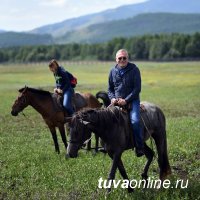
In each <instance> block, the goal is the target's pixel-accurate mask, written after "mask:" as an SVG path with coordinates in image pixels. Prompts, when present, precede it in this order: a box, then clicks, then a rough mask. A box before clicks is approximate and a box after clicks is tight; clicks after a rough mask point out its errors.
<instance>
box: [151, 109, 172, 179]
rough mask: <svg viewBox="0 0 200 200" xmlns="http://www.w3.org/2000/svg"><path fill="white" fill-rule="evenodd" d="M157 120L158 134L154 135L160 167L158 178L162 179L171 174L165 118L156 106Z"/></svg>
mask: <svg viewBox="0 0 200 200" xmlns="http://www.w3.org/2000/svg"><path fill="white" fill-rule="evenodd" d="M157 114H158V120H159V123H160V128H159V130H158V132H159V133H158V135H157V136H156V137H154V140H155V143H156V147H157V151H158V164H159V168H160V179H161V180H164V179H165V178H166V177H167V175H170V174H171V167H170V164H169V158H168V153H167V134H166V120H165V116H164V113H163V112H162V110H161V109H160V108H157ZM152 136H153V135H152Z"/></svg>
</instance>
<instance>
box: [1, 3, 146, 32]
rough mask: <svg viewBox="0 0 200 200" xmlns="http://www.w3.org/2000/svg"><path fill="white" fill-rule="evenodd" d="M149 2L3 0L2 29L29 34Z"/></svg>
mask: <svg viewBox="0 0 200 200" xmlns="http://www.w3.org/2000/svg"><path fill="white" fill-rule="evenodd" d="M144 1H146V0H0V4H1V6H0V30H6V31H18V32H20V31H29V30H32V29H34V28H38V27H40V26H44V25H48V24H53V23H57V22H61V21H63V20H66V19H70V18H74V17H79V16H82V15H86V14H91V13H96V12H100V11H103V10H107V9H110V8H116V7H119V6H121V5H125V4H134V3H140V2H144Z"/></svg>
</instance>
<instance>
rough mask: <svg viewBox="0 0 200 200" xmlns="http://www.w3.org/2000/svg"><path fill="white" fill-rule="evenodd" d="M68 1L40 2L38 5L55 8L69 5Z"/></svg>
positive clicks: (45, 0) (47, 0)
mask: <svg viewBox="0 0 200 200" xmlns="http://www.w3.org/2000/svg"><path fill="white" fill-rule="evenodd" d="M69 2H70V1H69V0H42V1H39V5H41V6H49V7H52V6H56V7H61V6H65V5H67V3H69Z"/></svg>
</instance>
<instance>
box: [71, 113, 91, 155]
mask: <svg viewBox="0 0 200 200" xmlns="http://www.w3.org/2000/svg"><path fill="white" fill-rule="evenodd" d="M90 117H91V116H90V113H89V112H88V111H80V112H78V113H76V114H75V115H74V116H73V117H72V119H71V120H70V122H69V126H70V140H69V145H68V148H67V156H68V157H71V158H75V157H77V156H78V150H79V149H80V148H81V147H82V146H83V144H84V143H85V142H86V141H88V140H89V139H91V131H92V130H93V123H92V121H91V119H90Z"/></svg>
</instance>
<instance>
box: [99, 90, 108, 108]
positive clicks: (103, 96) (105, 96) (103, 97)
mask: <svg viewBox="0 0 200 200" xmlns="http://www.w3.org/2000/svg"><path fill="white" fill-rule="evenodd" d="M96 98H97V99H101V100H102V101H103V105H104V107H108V106H109V105H110V103H111V101H110V99H109V97H108V93H107V92H105V91H99V92H97V93H96Z"/></svg>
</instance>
